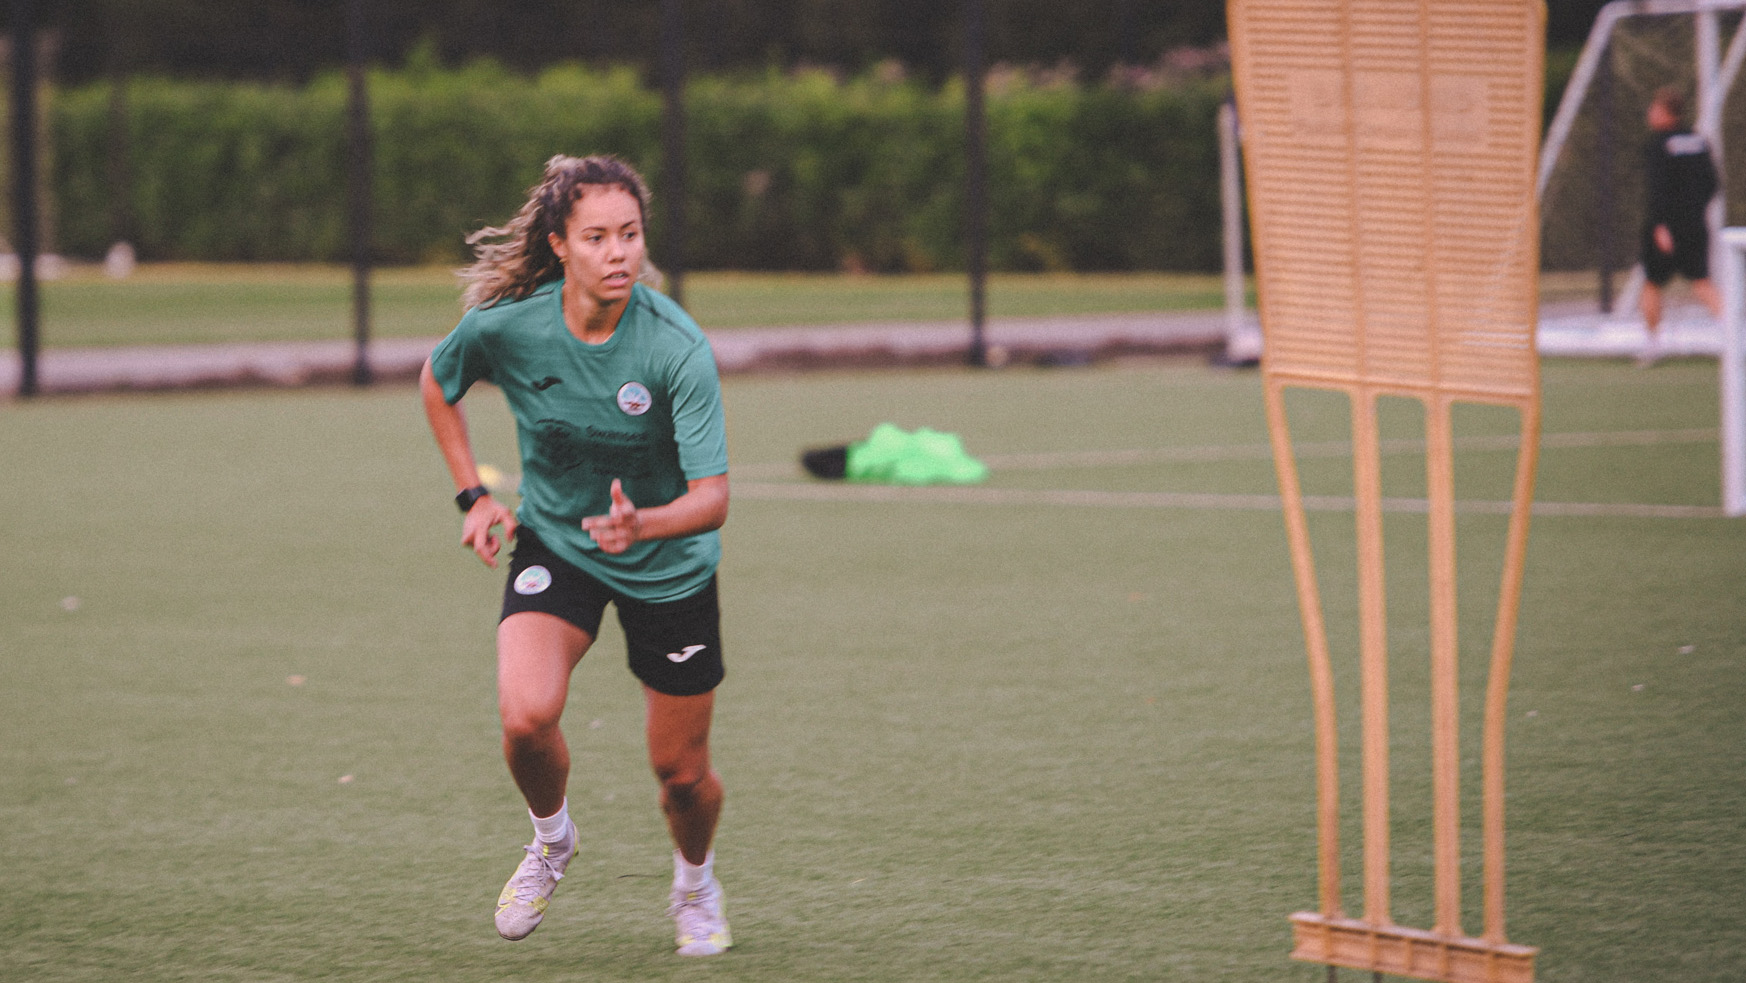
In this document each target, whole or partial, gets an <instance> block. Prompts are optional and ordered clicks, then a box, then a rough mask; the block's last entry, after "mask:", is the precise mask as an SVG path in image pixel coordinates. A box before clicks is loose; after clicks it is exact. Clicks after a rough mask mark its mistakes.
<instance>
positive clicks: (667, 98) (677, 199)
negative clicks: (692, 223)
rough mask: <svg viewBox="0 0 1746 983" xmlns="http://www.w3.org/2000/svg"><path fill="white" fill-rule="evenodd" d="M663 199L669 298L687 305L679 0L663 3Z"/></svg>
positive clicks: (682, 36) (682, 22)
mask: <svg viewBox="0 0 1746 983" xmlns="http://www.w3.org/2000/svg"><path fill="white" fill-rule="evenodd" d="M661 150H662V154H661V178H662V184H664V185H665V187H664V188H663V189H662V195H661V197H662V198H663V199H665V202H666V204H665V205H663V206H662V207H663V208H664V209H665V210H666V217H667V219H666V222H665V227H664V229H663V232H662V235H661V238H662V239H663V240H664V241H665V245H664V246H663V247H662V250H663V253H664V255H665V256H666V258H667V260H666V266H667V295H668V296H670V297H672V298H673V299H674V300H675V301H677V302H679V303H680V304H683V303H685V233H686V230H685V19H684V8H683V6H682V5H681V3H680V0H661Z"/></svg>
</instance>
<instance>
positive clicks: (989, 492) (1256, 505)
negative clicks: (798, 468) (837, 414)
mask: <svg viewBox="0 0 1746 983" xmlns="http://www.w3.org/2000/svg"><path fill="white" fill-rule="evenodd" d="M733 495H734V497H735V498H746V499H753V500H761V501H802V502H865V503H899V504H910V505H921V504H926V505H1004V506H1015V505H1019V506H1024V505H1050V506H1058V507H1067V508H1115V509H1200V510H1212V511H1224V512H1230V511H1238V512H1277V511H1279V510H1280V508H1281V504H1280V500H1279V496H1277V495H1216V494H1208V493H1198V492H1105V491H1073V490H1065V489H1062V490H1055V489H1044V490H1033V489H1027V488H980V487H977V488H964V487H948V486H929V487H922V488H900V487H895V486H892V485H855V484H844V483H840V482H830V483H823V482H815V483H806V484H764V483H758V482H743V481H735V482H734V484H733ZM1303 504H1304V508H1305V509H1306V510H1308V511H1311V512H1350V511H1352V510H1353V508H1354V507H1355V506H1354V502H1353V500H1352V499H1351V498H1350V497H1348V496H1342V495H1305V496H1304V498H1303ZM1382 508H1383V511H1385V512H1406V513H1424V512H1426V511H1428V510H1429V505H1428V504H1427V503H1426V501H1425V500H1424V499H1422V498H1384V499H1383V500H1382ZM1455 510H1456V511H1457V512H1461V513H1464V514H1470V515H1508V514H1509V513H1510V503H1509V502H1501V501H1500V502H1493V501H1466V502H1457V503H1456V505H1455ZM1534 514H1535V515H1538V516H1580V517H1592V518H1625V519H1719V518H1722V517H1723V512H1722V509H1721V508H1720V507H1717V506H1709V505H1633V504H1628V503H1627V504H1613V503H1606V502H1535V503H1534Z"/></svg>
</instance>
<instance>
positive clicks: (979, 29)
mask: <svg viewBox="0 0 1746 983" xmlns="http://www.w3.org/2000/svg"><path fill="white" fill-rule="evenodd" d="M985 34H986V31H985V28H984V24H983V0H965V3H964V182H965V187H964V212H965V214H964V233H965V235H964V238H965V247H966V251H967V256H966V263H965V265H966V266H967V267H968V269H969V272H970V359H969V360H970V364H971V365H975V366H985V365H987V364H988V342H987V339H986V337H985V332H984V329H985V326H986V322H987V319H988V316H987V315H988V310H987V288H988V187H987V186H988V122H987V119H986V118H985V114H984V112H983V104H982V90H983V82H984V80H983V74H984V73H983V69H982V63H983V42H984V40H985Z"/></svg>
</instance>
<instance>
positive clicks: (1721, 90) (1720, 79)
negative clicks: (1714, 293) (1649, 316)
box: [1535, 0, 1746, 310]
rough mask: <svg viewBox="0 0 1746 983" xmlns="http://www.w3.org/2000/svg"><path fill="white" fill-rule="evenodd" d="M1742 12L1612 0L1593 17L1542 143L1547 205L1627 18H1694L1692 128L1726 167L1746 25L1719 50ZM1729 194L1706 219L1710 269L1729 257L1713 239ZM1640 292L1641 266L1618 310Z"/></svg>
mask: <svg viewBox="0 0 1746 983" xmlns="http://www.w3.org/2000/svg"><path fill="white" fill-rule="evenodd" d="M1739 12H1746V0H1613V2H1612V3H1609V4H1607V5H1606V6H1604V7H1602V8H1601V10H1600V13H1599V14H1598V15H1596V17H1595V21H1594V25H1593V26H1592V27H1591V28H1590V29H1589V33H1588V40H1587V41H1586V42H1584V44H1583V46H1582V53H1581V55H1580V56H1579V57H1578V59H1577V62H1576V67H1575V68H1574V69H1573V70H1572V71H1571V73H1570V81H1569V82H1568V83H1567V84H1566V85H1565V87H1564V94H1563V96H1562V97H1561V98H1560V99H1559V102H1558V110H1557V112H1556V113H1555V114H1554V115H1553V117H1552V121H1551V123H1550V125H1548V126H1547V128H1546V137H1545V140H1544V141H1543V142H1542V144H1541V148H1540V170H1539V175H1538V178H1537V180H1536V182H1535V194H1536V196H1537V197H1539V199H1540V200H1541V202H1542V205H1543V207H1544V205H1545V203H1546V200H1547V198H1546V195H1547V188H1548V185H1549V184H1550V183H1551V180H1552V175H1553V172H1554V171H1555V170H1556V169H1557V167H1558V164H1559V163H1560V161H1561V160H1562V159H1563V155H1564V150H1565V147H1566V144H1567V143H1568V141H1569V140H1570V138H1571V131H1572V128H1573V127H1574V125H1575V123H1576V119H1577V115H1578V113H1579V111H1580V110H1581V109H1582V107H1583V104H1584V101H1585V100H1586V99H1587V98H1588V96H1589V92H1590V90H1591V88H1592V87H1593V86H1594V84H1595V78H1596V76H1597V74H1599V73H1600V72H1601V70H1602V66H1603V62H1604V60H1605V58H1606V56H1607V48H1608V44H1609V43H1610V42H1611V41H1612V39H1613V36H1614V33H1615V32H1616V30H1617V29H1618V27H1619V25H1620V23H1621V22H1623V21H1625V20H1626V19H1628V18H1639V17H1655V16H1661V17H1672V16H1691V17H1693V22H1692V28H1693V31H1694V33H1695V35H1696V37H1695V39H1694V40H1695V44H1694V45H1693V52H1692V54H1693V59H1694V61H1695V63H1696V64H1695V65H1694V66H1693V68H1694V72H1693V74H1694V75H1695V79H1696V83H1697V91H1696V93H1694V95H1695V96H1696V98H1695V99H1694V102H1695V104H1696V109H1697V115H1696V118H1695V119H1694V120H1693V121H1692V129H1693V130H1694V131H1696V132H1698V133H1700V134H1702V135H1703V136H1704V137H1705V138H1707V139H1708V140H1709V142H1710V148H1711V153H1712V154H1714V155H1715V157H1716V163H1717V166H1718V167H1720V166H1721V165H1722V163H1723V160H1722V158H1723V148H1724V138H1725V137H1726V136H1727V133H1726V131H1725V128H1724V127H1723V125H1722V118H1723V117H1722V110H1723V106H1724V104H1725V103H1726V102H1727V98H1728V93H1729V90H1730V89H1731V88H1732V87H1733V84H1734V80H1735V78H1736V77H1738V75H1739V74H1740V68H1741V65H1742V63H1743V62H1746V21H1742V22H1741V23H1740V25H1739V26H1738V27H1736V29H1735V31H1734V36H1733V39H1732V40H1731V41H1729V43H1728V47H1727V53H1726V54H1725V55H1724V54H1723V53H1722V49H1721V42H1722V28H1721V15H1722V14H1724V13H1739ZM1725 195H1726V188H1725V187H1724V189H1723V196H1724V197H1720V198H1717V199H1716V200H1715V201H1712V202H1711V203H1710V210H1709V214H1708V219H1709V225H1710V231H1711V233H1712V236H1711V246H1710V249H1711V253H1710V259H1711V265H1712V266H1713V265H1715V264H1716V263H1718V262H1720V261H1722V260H1723V259H1724V258H1725V257H1724V255H1723V251H1722V246H1721V243H1720V242H1719V241H1717V240H1716V237H1715V233H1716V232H1718V231H1719V230H1720V228H1721V226H1722V225H1723V224H1725V222H1726V221H1727V210H1726V206H1725V205H1724V200H1725ZM1642 288H1643V270H1642V267H1641V266H1636V267H1634V268H1633V269H1632V270H1631V274H1630V278H1629V279H1628V280H1627V282H1626V285H1625V288H1624V290H1623V291H1622V294H1621V296H1620V298H1619V301H1618V306H1619V307H1621V308H1623V309H1625V310H1630V309H1633V308H1635V307H1636V306H1637V298H1638V296H1639V295H1640V293H1641V291H1642Z"/></svg>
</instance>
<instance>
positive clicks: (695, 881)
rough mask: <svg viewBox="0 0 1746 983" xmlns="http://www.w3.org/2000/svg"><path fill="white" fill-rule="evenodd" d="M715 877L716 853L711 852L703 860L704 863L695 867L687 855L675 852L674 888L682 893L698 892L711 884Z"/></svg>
mask: <svg viewBox="0 0 1746 983" xmlns="http://www.w3.org/2000/svg"><path fill="white" fill-rule="evenodd" d="M714 876H715V851H714V850H711V851H709V853H708V854H707V855H706V856H705V857H704V858H703V863H701V864H697V865H696V866H693V865H692V864H691V862H690V861H689V860H686V859H685V855H684V854H682V853H680V852H679V851H678V850H674V851H673V886H674V887H676V888H678V889H679V890H681V891H696V890H698V889H700V888H702V887H703V886H704V885H705V884H708V883H709V879H710V878H711V877H714Z"/></svg>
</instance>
